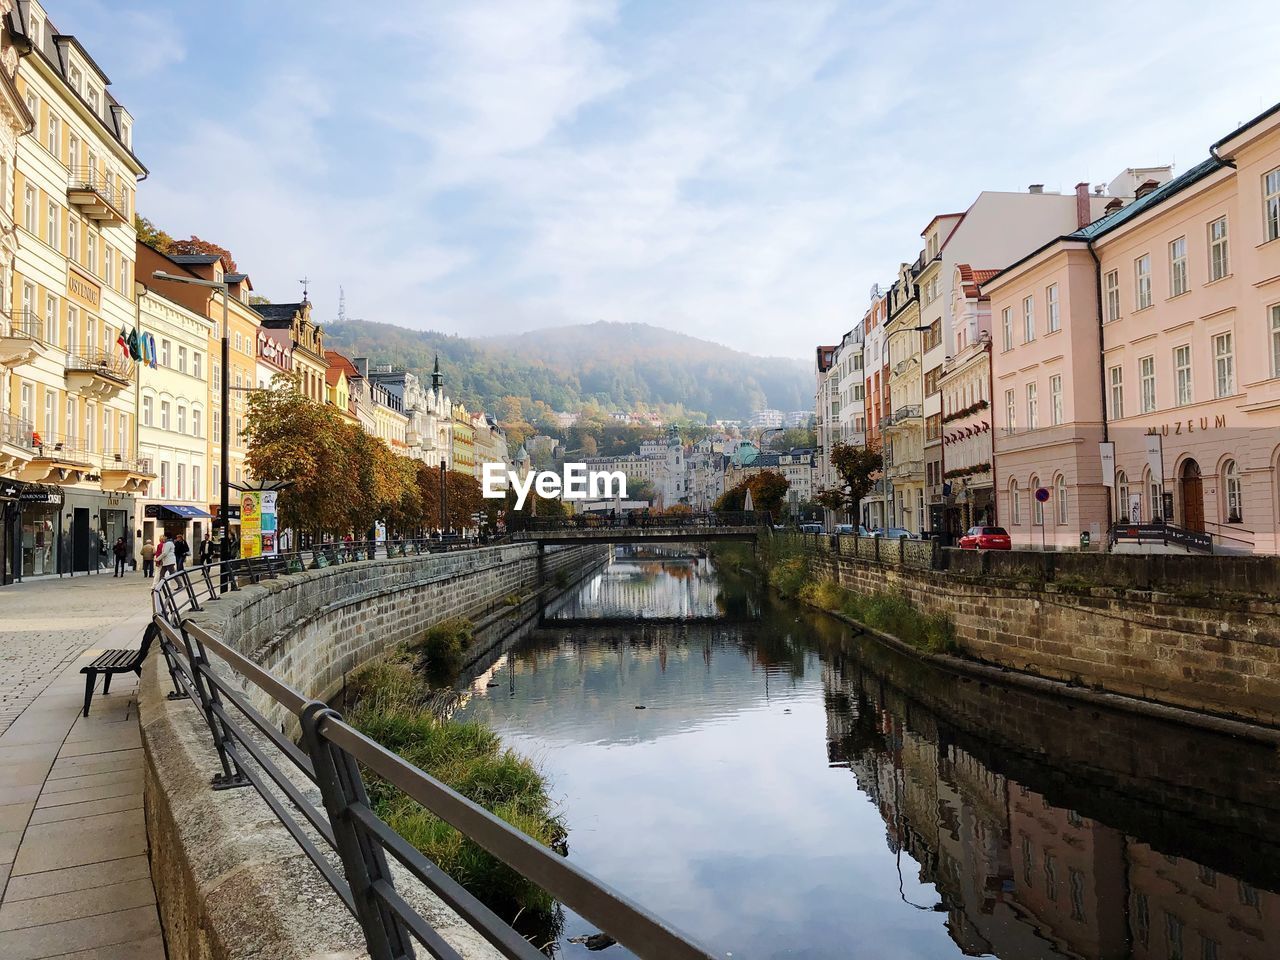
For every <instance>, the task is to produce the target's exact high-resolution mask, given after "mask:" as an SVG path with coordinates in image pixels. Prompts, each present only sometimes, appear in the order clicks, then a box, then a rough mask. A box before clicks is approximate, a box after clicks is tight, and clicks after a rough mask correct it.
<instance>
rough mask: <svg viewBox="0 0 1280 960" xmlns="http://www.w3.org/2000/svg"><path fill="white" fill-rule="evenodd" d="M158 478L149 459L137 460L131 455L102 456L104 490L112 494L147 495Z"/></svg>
mask: <svg viewBox="0 0 1280 960" xmlns="http://www.w3.org/2000/svg"><path fill="white" fill-rule="evenodd" d="M155 478H156V475H155V472H154V471H153V470H152V466H151V459H150V458H149V457H147V458H143V459H136V458H135V457H134V456H133V455H132V454H129V453H117V452H115V451H107V452H105V453H103V454H102V470H101V480H102V489H103V490H106V491H108V492H110V493H145V492H146V490H147V488H148V487H149V486H150V485H151V481H152V480H154V479H155Z"/></svg>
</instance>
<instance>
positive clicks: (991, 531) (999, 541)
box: [960, 527, 1013, 550]
mask: <svg viewBox="0 0 1280 960" xmlns="http://www.w3.org/2000/svg"><path fill="white" fill-rule="evenodd" d="M960 549H961V550H1012V549H1013V542H1012V541H1011V540H1010V539H1009V531H1008V530H1006V529H1005V528H1004V527H970V528H969V532H968V533H966V534H965V535H964V536H963V537H961V538H960Z"/></svg>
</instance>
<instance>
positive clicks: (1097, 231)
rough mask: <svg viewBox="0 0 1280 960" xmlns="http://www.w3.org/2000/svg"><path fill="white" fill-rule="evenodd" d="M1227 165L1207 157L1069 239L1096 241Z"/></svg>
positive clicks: (1100, 218) (1080, 230) (1083, 228)
mask: <svg viewBox="0 0 1280 960" xmlns="http://www.w3.org/2000/svg"><path fill="white" fill-rule="evenodd" d="M1224 166H1226V164H1224V163H1223V162H1222V161H1221V160H1219V159H1217V158H1216V157H1209V158H1208V159H1207V160H1201V161H1200V162H1199V163H1197V164H1196V165H1195V166H1194V167H1191V168H1190V169H1188V170H1185V171H1183V172H1182V173H1180V174H1178V176H1176V177H1172V178H1171V179H1169V180H1166V181H1165V182H1164V183H1162V184H1160V186H1158V187H1156V188H1155V189H1154V190H1152V191H1151V192H1150V193H1148V194H1147V195H1146V196H1143V197H1139V198H1138V199H1137V200H1134V201H1133V202H1132V203H1129V204H1126V205H1125V206H1123V207H1121V208H1120V209H1119V210H1113V211H1112V212H1111V213H1108V214H1105V215H1103V216H1101V217H1099V218H1098V219H1097V220H1095V221H1093V223H1091V224H1089V225H1088V226H1084V227H1081V228H1080V229H1079V230H1077V231H1076V232H1075V233H1072V234H1069V235H1068V236H1069V239H1072V240H1096V239H1097V238H1098V237H1101V236H1103V235H1104V234H1107V233H1110V232H1111V231H1112V230H1115V229H1116V228H1117V227H1119V226H1120V225H1122V224H1125V223H1128V222H1129V221H1130V220H1132V219H1133V218H1134V217H1137V216H1141V215H1142V214H1143V213H1145V212H1146V211H1148V210H1150V209H1151V208H1152V207H1155V206H1158V205H1159V204H1161V203H1164V201H1166V200H1168V199H1169V198H1170V197H1172V196H1174V195H1175V194H1177V193H1181V192H1182V191H1183V190H1185V189H1187V187H1190V186H1192V185H1193V184H1195V183H1198V182H1199V181H1201V180H1203V179H1204V178H1205V177H1207V176H1209V175H1210V174H1212V173H1216V172H1217V171H1218V170H1220V169H1222V168H1223V167H1224Z"/></svg>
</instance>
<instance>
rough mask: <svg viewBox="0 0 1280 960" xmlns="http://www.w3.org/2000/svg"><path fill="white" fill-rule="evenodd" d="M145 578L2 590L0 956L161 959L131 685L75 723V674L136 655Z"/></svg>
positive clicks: (116, 689) (79, 683)
mask: <svg viewBox="0 0 1280 960" xmlns="http://www.w3.org/2000/svg"><path fill="white" fill-rule="evenodd" d="M149 587H150V584H149V582H148V581H147V580H144V579H143V578H142V577H141V576H138V575H134V576H132V577H127V578H125V579H124V580H119V579H115V578H112V577H111V576H109V575H108V576H97V577H85V578H83V579H78V580H72V581H68V580H63V581H62V582H58V581H57V580H56V579H55V580H41V581H32V582H28V583H23V584H14V585H12V586H9V587H4V588H0V676H2V679H0V684H2V685H0V957H2V958H4V960H40V958H49V957H59V958H64V960H70V958H72V957H74V958H75V960H116V958H121V960H123V958H128V960H161V958H163V957H164V955H165V954H164V944H163V941H162V939H161V934H160V924H159V917H158V915H157V912H156V905H155V904H156V900H155V892H154V890H153V889H152V885H151V871H150V862H149V859H148V856H147V834H146V824H145V821H144V818H143V810H142V747H141V737H140V733H139V729H138V717H137V704H136V697H135V692H136V689H137V681H136V678H134V677H133V676H132V675H129V676H127V677H126V676H117V677H116V678H115V679H114V680H113V681H112V687H111V693H110V695H108V696H106V697H104V696H102V693H101V682H99V690H98V693H97V694H96V695H95V697H94V701H93V709H92V711H91V713H90V715H89V716H88V717H81V715H80V709H81V706H82V705H83V701H84V678H83V677H82V676H81V674H80V672H79V670H80V667H81V666H82V665H83V664H84V663H87V662H89V660H91V659H92V658H93V657H94V656H95V655H96V654H97V653H98V651H100V650H102V649H106V648H108V647H136V646H137V645H138V643H139V642H140V640H141V636H142V630H143V627H144V626H145V624H146V621H147V619H148V617H149V615H150V602H151V595H150V589H149Z"/></svg>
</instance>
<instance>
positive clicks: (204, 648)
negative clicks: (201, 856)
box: [154, 540, 712, 960]
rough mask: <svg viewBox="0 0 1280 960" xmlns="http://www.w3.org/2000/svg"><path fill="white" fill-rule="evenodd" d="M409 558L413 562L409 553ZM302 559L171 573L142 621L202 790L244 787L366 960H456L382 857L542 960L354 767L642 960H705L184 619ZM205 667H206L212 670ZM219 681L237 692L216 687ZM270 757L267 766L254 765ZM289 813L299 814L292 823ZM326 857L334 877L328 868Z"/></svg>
mask: <svg viewBox="0 0 1280 960" xmlns="http://www.w3.org/2000/svg"><path fill="white" fill-rule="evenodd" d="M410 545H412V548H413V552H414V553H422V552H428V551H434V550H437V549H440V548H442V547H443V548H444V549H451V548H455V545H454V544H452V543H448V542H442V541H439V540H415V541H391V542H389V543H387V545H386V547H385V548H384V549H385V555H386V556H388V557H397V556H407V555H411V554H409V553H408V550H409V549H410ZM467 545H468V546H478V545H479V544H478V543H477V542H475V541H470V542H467ZM423 546H425V547H426V550H423V549H420V548H421V547H423ZM363 547H364V552H360V553H359V555H358V556H350V557H347V556H344V555H343V551H350V552H351V553H357V551H360V550H361V548H360V547H355V546H352V545H346V544H342V545H335V544H322V545H319V546H317V547H316V548H315V549H313V550H311V551H310V552H311V553H312V563H311V564H309V566H312V567H316V566H326V565H328V564H327V562H322V558H324V559H325V560H327V558H328V556H329V555H330V554H331V553H332V554H333V555H334V556H335V558H336V562H339V563H353V562H362V560H361V559H360V557H361V556H364V555H366V553H367V548H368V544H365V545H363ZM331 548H332V549H331ZM459 548H460V547H459ZM375 550H376V546H375ZM305 552H306V551H300V552H297V553H292V554H285V555H281V556H272V557H259V558H254V559H252V560H243V559H242V560H230V561H227V562H226V563H225V564H222V563H213V564H207V565H204V566H200V567H194V568H191V569H186V570H180V571H176V572H174V573H171V574H169V575H168V576H166V577H164V578H162V579H161V581H160V582H159V583H158V584H157V586H156V588H155V596H154V600H155V603H154V606H155V616H154V619H155V622H156V624H157V626H158V627H159V629H160V648H161V651H162V653H163V655H164V658H165V662H166V665H167V668H168V670H169V673H170V676H171V678H172V680H173V686H174V692H173V693H171V694H170V695H169V696H170V699H175V700H184V699H189V700H191V701H192V702H193V703H194V704H195V705H196V706H197V707H198V708H199V709H200V710H201V712H202V714H203V716H204V720H205V723H206V724H207V726H208V728H209V731H210V733H211V735H212V739H213V745H214V748H215V751H216V752H217V755H218V760H219V763H220V765H221V767H222V773H221V774H220V775H219V776H217V777H215V778H214V780H213V784H212V785H213V787H214V789H230V788H236V787H245V786H252V787H253V788H254V789H255V790H256V791H257V792H258V793H259V794H260V795H261V797H262V799H263V800H264V802H266V804H267V805H268V806H269V807H270V809H271V811H272V813H273V814H274V815H275V816H276V818H277V819H278V820H279V821H280V823H281V825H282V826H283V827H284V828H285V830H286V831H288V833H289V834H290V836H292V837H293V839H294V841H295V842H296V843H297V844H298V846H299V847H300V848H301V850H302V852H303V853H304V854H305V855H306V856H307V858H308V859H309V860H311V862H312V864H313V865H314V866H315V867H316V869H317V870H318V871H319V872H320V874H321V875H322V876H323V877H324V879H325V880H326V882H327V883H328V884H329V885H330V886H331V887H332V888H333V890H334V892H335V893H337V895H338V897H339V899H341V900H342V902H343V904H344V905H345V906H346V908H347V909H348V910H349V911H350V912H351V913H352V914H353V915H354V916H355V918H356V920H357V921H358V922H359V923H360V926H361V929H362V931H363V933H364V937H365V943H366V945H367V947H368V950H369V955H370V956H371V957H372V958H373V960H408V958H410V957H412V956H414V955H415V951H414V947H413V941H417V943H419V944H420V945H421V946H422V948H423V950H424V951H425V953H426V955H428V956H430V957H435V958H457V956H458V954H457V953H456V951H454V950H453V948H451V947H450V946H449V945H448V944H447V943H446V942H445V941H444V940H443V939H442V938H441V937H440V935H439V933H438V932H436V931H435V929H434V928H433V927H432V926H431V924H430V921H429V920H428V919H427V918H426V917H424V916H423V915H422V914H421V913H419V912H418V911H417V910H416V909H415V908H414V907H413V906H412V905H411V904H410V903H409V902H408V901H407V900H405V899H404V897H403V896H401V894H400V893H399V892H397V890H396V886H395V881H394V878H393V875H392V873H391V870H390V868H389V867H388V857H387V855H388V854H390V856H391V857H392V858H394V859H395V860H396V861H397V862H398V863H399V864H400V865H401V866H403V867H404V869H406V870H407V871H409V872H410V873H411V874H413V875H414V876H415V877H417V879H418V880H420V881H421V882H422V883H423V884H424V885H425V886H426V887H427V888H428V889H429V890H431V891H432V892H434V893H435V894H436V895H437V896H438V897H439V898H440V899H441V900H442V901H443V902H444V903H446V904H447V905H448V906H449V907H450V908H451V909H453V910H454V912H455V913H457V914H458V916H460V917H462V918H463V920H464V921H466V922H467V923H468V924H470V925H471V926H472V927H473V928H474V929H475V930H476V931H477V932H479V933H480V934H481V935H482V936H483V937H484V938H485V939H486V940H487V941H488V942H489V943H490V944H492V945H493V947H495V948H496V949H497V950H498V951H499V952H500V953H501V954H502V955H503V956H505V957H508V958H510V960H542V958H544V955H543V954H542V953H541V952H540V951H539V950H537V949H536V948H535V947H534V945H533V944H531V943H530V942H529V941H528V940H526V939H525V938H524V937H522V936H521V935H520V934H519V933H518V932H517V931H515V930H514V929H513V928H512V927H511V926H510V925H509V924H508V923H507V922H506V921H504V920H502V919H501V918H499V917H498V916H497V915H496V914H494V913H493V912H492V911H491V910H490V909H489V908H488V907H486V906H485V905H484V904H482V903H481V902H480V901H479V900H478V899H477V898H476V897H475V896H474V895H473V894H471V893H470V892H468V891H467V890H465V889H464V888H463V887H462V886H461V885H460V884H458V883H457V881H455V880H454V879H453V878H451V877H449V876H448V875H447V874H445V873H444V872H443V871H441V870H440V868H439V867H437V866H436V865H435V864H434V863H432V862H431V861H430V860H429V859H428V858H427V857H425V856H424V855H423V854H422V853H421V852H420V851H418V850H417V849H416V848H414V847H413V846H412V845H411V844H410V843H409V842H408V841H407V840H405V839H404V838H403V837H401V836H400V835H399V834H397V833H395V831H394V830H392V828H391V827H390V826H389V825H388V824H387V823H386V822H385V821H383V820H382V819H381V818H380V817H378V816H377V814H376V813H374V811H373V809H372V807H371V805H370V803H369V798H368V795H367V793H366V791H365V786H364V780H363V776H362V774H361V767H365V768H367V769H369V770H372V771H374V772H375V773H377V774H378V775H379V776H381V777H382V778H383V779H384V780H386V781H387V782H388V783H390V784H391V785H393V786H394V787H396V788H398V789H399V790H401V791H403V792H404V794H405V795H407V796H408V797H410V798H412V799H413V800H415V801H417V802H418V803H420V804H421V805H422V806H423V807H425V808H426V809H427V810H429V811H430V812H431V813H432V814H434V815H435V816H437V817H439V818H440V819H441V820H444V821H445V822H447V823H449V824H451V825H452V826H453V827H455V828H456V829H457V830H458V831H459V832H460V833H462V834H463V836H465V837H467V838H468V839H470V840H472V841H473V842H475V843H476V844H478V845H479V846H481V847H482V848H484V849H485V850H487V851H488V852H489V853H490V854H492V855H493V856H495V857H497V858H498V859H499V860H501V861H502V862H503V863H505V864H506V865H507V866H508V867H510V868H511V869H512V870H514V871H516V872H517V873H519V874H520V875H521V876H523V877H525V878H526V879H528V880H531V881H532V882H534V883H536V884H538V885H539V886H540V887H542V888H543V889H544V890H546V891H547V892H548V893H549V894H551V895H552V896H553V897H555V898H556V899H557V900H559V901H560V902H561V903H563V904H564V905H565V906H566V907H568V908H569V909H571V910H573V911H574V912H576V913H577V914H579V915H580V916H582V917H584V918H586V919H587V920H589V921H590V922H592V923H593V924H595V925H596V926H598V927H599V928H600V929H601V930H603V931H605V932H606V933H608V934H609V935H610V936H612V937H613V938H614V939H616V940H617V941H618V942H619V943H622V944H623V945H624V946H626V947H627V948H628V949H630V950H631V951H632V952H633V953H635V954H636V955H637V956H638V957H641V958H643V960H659V958H661V960H710V958H711V957H712V954H710V953H709V952H707V951H706V950H705V949H703V948H702V947H700V946H697V945H696V944H695V943H694V942H693V941H691V940H689V939H688V938H687V937H685V936H684V935H682V934H681V933H679V932H678V931H676V930H675V929H674V928H673V927H671V926H670V925H669V924H667V923H664V922H663V921H662V920H660V919H658V918H657V917H655V916H653V915H652V914H650V913H649V912H648V911H646V910H645V909H644V908H643V907H642V906H640V905H639V904H637V903H635V902H634V901H632V900H630V899H629V898H627V897H626V896H625V895H623V894H621V893H619V892H618V891H616V890H614V889H613V888H612V887H610V886H608V885H606V884H605V883H603V882H602V881H600V880H598V879H597V878H596V877H594V876H592V875H591V874H590V873H588V872H587V871H585V870H583V869H581V868H580V867H578V866H577V865H575V864H573V863H570V862H569V861H568V860H566V859H565V858H563V857H561V856H560V855H559V854H557V853H555V852H554V851H552V850H550V849H548V848H546V847H544V846H542V845H541V844H540V843H538V842H537V841H535V840H533V839H532V838H530V837H529V836H527V835H525V834H524V833H522V832H520V831H519V830H517V829H515V828H514V827H512V826H510V825H509V824H507V823H506V822H505V821H503V820H501V819H500V818H498V817H496V816H494V815H493V814H492V813H490V812H489V811H487V810H485V809H484V808H483V807H480V806H479V805H477V804H475V803H473V802H472V801H471V800H468V799H467V798H466V797H464V796H462V795H461V794H459V793H458V792H456V791H455V790H453V789H452V788H450V787H449V786H447V785H446V784H444V783H442V782H441V781H439V780H437V779H435V778H434V777H432V776H430V775H429V774H427V773H426V772H425V771H423V770H421V769H419V768H418V767H415V766H413V765H412V764H411V763H409V762H408V761H406V760H405V759H404V758H402V757H400V756H398V755H397V754H395V753H393V752H391V751H390V750H388V749H387V748H386V747H384V746H382V745H381V744H379V743H377V742H376V741H374V740H372V739H370V738H369V737H367V736H365V735H364V734H363V733H361V732H360V731H358V730H356V729H355V728H354V727H352V726H351V725H350V724H348V723H346V722H345V721H344V720H343V719H342V717H341V716H340V715H339V714H338V712H337V711H336V710H334V709H333V708H331V707H330V706H328V705H327V704H325V703H323V702H322V701H319V700H313V699H309V698H308V697H306V696H305V695H304V694H302V693H301V692H299V691H298V690H296V689H294V688H293V687H292V686H290V685H289V684H288V683H286V682H285V681H283V680H281V679H279V678H278V677H276V676H274V675H273V674H272V673H271V672H270V671H269V670H267V669H265V668H263V667H262V666H261V665H259V664H257V663H255V662H254V661H253V660H251V659H249V658H248V657H246V656H245V655H244V654H242V653H240V652H239V651H238V650H235V649H234V648H232V647H231V646H230V645H228V644H227V643H225V642H224V641H223V639H222V638H221V637H220V636H218V635H216V634H214V633H213V632H212V631H210V630H209V629H208V628H207V627H205V626H202V625H201V624H199V623H196V622H195V621H194V620H192V619H191V617H190V614H191V613H193V612H198V611H199V610H201V603H210V602H215V601H216V600H217V599H219V593H218V587H217V584H218V582H219V581H220V580H223V579H229V580H230V581H231V584H232V586H233V588H234V587H235V586H236V585H237V582H238V581H240V580H249V581H255V580H257V579H261V578H263V577H275V576H278V575H280V574H282V573H290V572H295V571H299V570H301V569H302V568H303V566H306V565H308V564H305V562H304V554H305ZM224 568H225V569H224ZM210 654H212V655H213V656H214V657H215V658H216V660H217V661H219V667H218V668H215V667H214V665H213V663H211V661H210ZM224 668H225V670H229V671H230V672H231V673H232V674H233V675H235V676H236V677H237V678H238V681H239V683H233V682H231V681H230V680H228V678H227V677H226V676H225V674H224ZM238 686H241V687H245V686H247V687H250V688H256V689H257V690H259V691H261V692H262V693H263V694H265V695H266V696H267V697H268V698H269V699H270V700H271V701H273V702H275V703H276V704H278V705H279V706H280V707H282V708H284V709H285V710H287V711H288V712H289V713H290V714H291V715H292V716H294V717H295V718H297V720H298V722H299V725H300V726H301V729H302V741H301V744H296V743H294V742H292V741H290V740H289V739H287V738H286V737H285V736H284V735H283V733H281V732H279V731H278V730H277V729H276V728H275V727H274V726H273V724H271V723H270V722H268V721H267V719H266V718H265V717H264V716H263V714H262V713H260V712H259V711H258V710H257V709H256V708H255V707H254V706H253V705H252V704H250V703H249V701H248V698H247V697H246V696H245V695H244V694H243V693H242V692H241V690H240V689H237V687H238ZM245 720H247V721H248V723H247V724H246V723H245V722H244V721H245ZM271 749H274V751H275V754H276V756H273V755H271V754H269V753H268V751H269V750H271ZM290 770H296V771H298V772H299V773H300V774H301V775H302V776H303V777H305V778H306V782H305V783H302V786H299V783H300V782H301V781H298V780H296V778H295V777H291V776H289V771H290ZM312 785H314V788H317V789H318V791H319V794H320V798H321V801H322V803H321V804H317V803H316V802H315V801H314V799H313V798H314V790H313V789H312ZM309 794H310V796H309ZM281 795H283V796H281ZM291 811H296V813H297V814H300V815H301V818H302V819H301V821H300V820H299V819H298V818H297V817H296V816H295V814H294V813H293V812H291ZM304 824H305V825H304ZM307 827H309V828H310V831H313V832H310V831H309V830H308V829H307ZM326 851H328V852H326ZM333 855H336V857H337V860H338V862H339V863H340V864H341V871H339V870H338V869H336V868H335V867H334V863H333Z"/></svg>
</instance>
